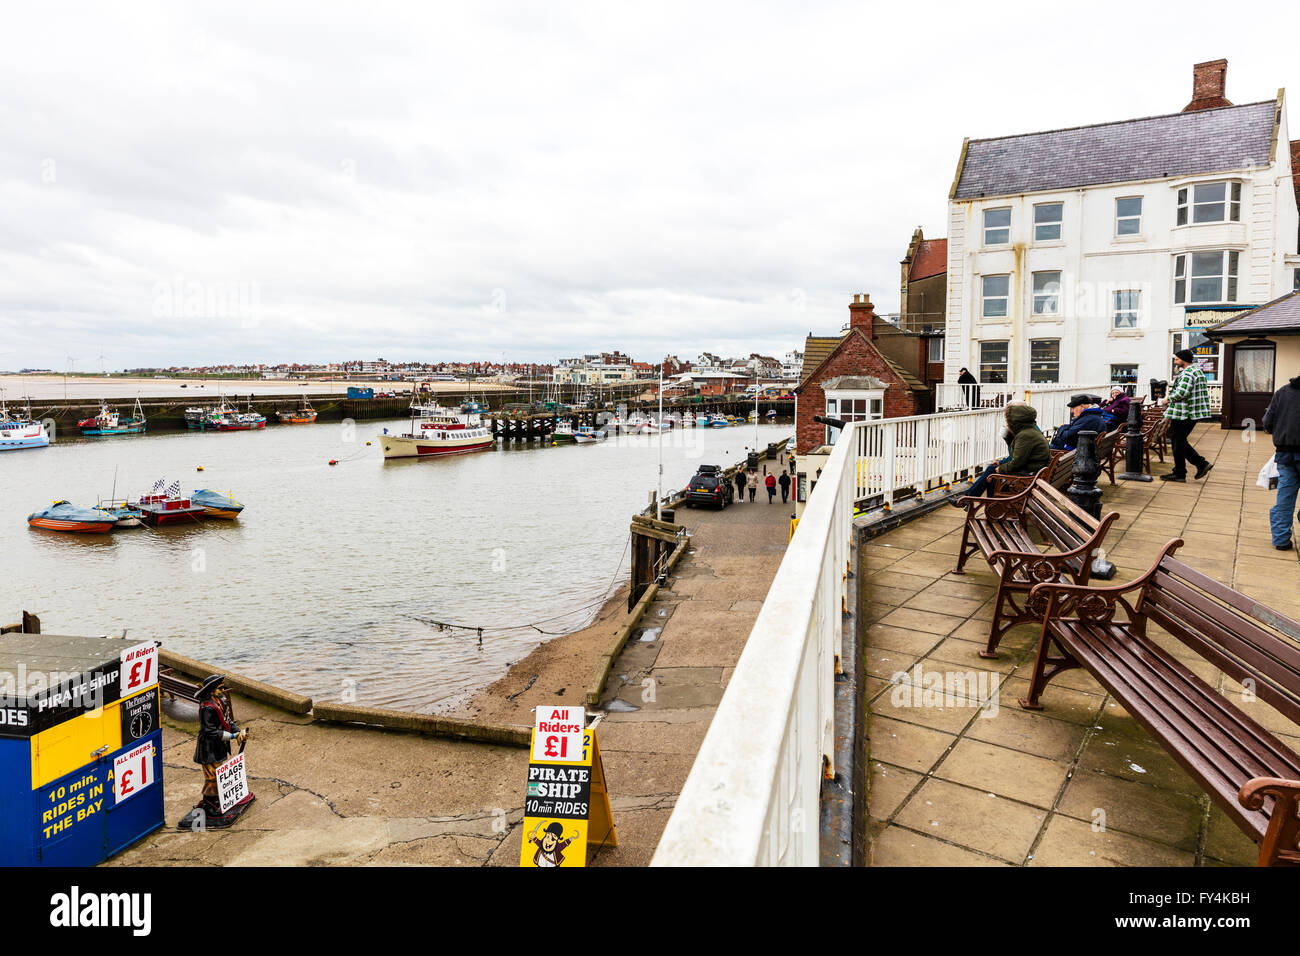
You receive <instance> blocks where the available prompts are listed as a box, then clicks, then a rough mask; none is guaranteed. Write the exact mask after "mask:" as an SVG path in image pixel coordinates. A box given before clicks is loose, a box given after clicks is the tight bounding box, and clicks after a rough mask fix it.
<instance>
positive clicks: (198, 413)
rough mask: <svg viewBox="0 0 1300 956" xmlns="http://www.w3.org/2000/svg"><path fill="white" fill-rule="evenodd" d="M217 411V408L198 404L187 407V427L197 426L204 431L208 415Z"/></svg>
mask: <svg viewBox="0 0 1300 956" xmlns="http://www.w3.org/2000/svg"><path fill="white" fill-rule="evenodd" d="M215 411H216V409H215V408H212V407H211V406H208V407H206V408H205V407H203V406H197V405H196V406H193V407H190V408H187V409H185V427H186V428H197V429H198V430H199V431H202V430H203V428H204V425H205V423H206V421H207V419H208V416H209V415H212V414H213V413H214V412H215Z"/></svg>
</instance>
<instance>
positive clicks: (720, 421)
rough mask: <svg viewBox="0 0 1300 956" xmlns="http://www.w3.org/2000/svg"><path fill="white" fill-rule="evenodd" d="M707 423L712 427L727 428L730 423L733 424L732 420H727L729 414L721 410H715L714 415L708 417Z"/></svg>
mask: <svg viewBox="0 0 1300 956" xmlns="http://www.w3.org/2000/svg"><path fill="white" fill-rule="evenodd" d="M707 423H708V426H709V427H710V428H726V427H727V426H728V425H729V424H731V423H730V422H728V421H727V416H726V415H723V414H722V413H721V412H714V413H713V414H712V415H710V416H709V417H708V420H707Z"/></svg>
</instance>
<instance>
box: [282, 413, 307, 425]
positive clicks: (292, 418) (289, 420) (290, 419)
mask: <svg viewBox="0 0 1300 956" xmlns="http://www.w3.org/2000/svg"><path fill="white" fill-rule="evenodd" d="M276 417H277V418H279V419H280V424H281V425H311V424H312V423H314V422H315V421H316V416H315V414H312V415H307V416H304V415H288V416H285V415H277V416H276Z"/></svg>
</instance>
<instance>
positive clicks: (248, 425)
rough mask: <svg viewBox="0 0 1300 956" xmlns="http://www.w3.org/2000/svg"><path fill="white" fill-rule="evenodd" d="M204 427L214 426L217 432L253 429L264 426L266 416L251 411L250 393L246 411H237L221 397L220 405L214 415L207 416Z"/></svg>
mask: <svg viewBox="0 0 1300 956" xmlns="http://www.w3.org/2000/svg"><path fill="white" fill-rule="evenodd" d="M205 427H207V428H215V429H216V430H217V431H219V432H246V431H255V430H257V429H259V428H265V427H266V416H265V415H260V414H258V413H257V412H255V411H253V398H252V396H251V395H250V396H249V398H248V411H246V412H240V411H237V410H236V409H235V408H234V407H233V406H231V405H229V404H227V403H226V401H225V399H222V401H221V407H220V408H219V409H218V410H217V412H216V413H215V414H214V415H210V416H208V419H207V421H206V423H205Z"/></svg>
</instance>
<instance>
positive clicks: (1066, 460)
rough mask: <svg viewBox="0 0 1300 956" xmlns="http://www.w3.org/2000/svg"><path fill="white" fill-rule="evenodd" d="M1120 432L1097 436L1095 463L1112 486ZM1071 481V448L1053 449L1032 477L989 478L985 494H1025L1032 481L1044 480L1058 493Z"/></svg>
mask: <svg viewBox="0 0 1300 956" xmlns="http://www.w3.org/2000/svg"><path fill="white" fill-rule="evenodd" d="M1120 434H1121V432H1120V430H1119V429H1118V428H1117V429H1115V430H1114V431H1109V432H1106V434H1104V435H1098V436H1097V460H1098V461H1099V462H1100V463H1101V470H1102V471H1103V472H1105V473H1106V476H1107V477H1108V478H1109V479H1110V483H1111V484H1112V485H1113V484H1115V465H1114V461H1113V454H1114V448H1115V443H1116V442H1117V441H1118V440H1119V437H1120ZM1073 480H1074V449H1073V448H1072V449H1070V450H1069V451H1062V450H1061V449H1059V448H1053V449H1052V458H1051V461H1049V462H1048V463H1047V465H1046V466H1044V467H1043V468H1041V469H1039V471H1038V473H1037V474H1034V475H998V474H994V475H992V476H991V477H990V478H989V484H988V493H989V494H990V495H992V496H995V497H1000V496H1005V495H1015V494H1019V493H1020V492H1022V491H1024V490H1025V489H1026V488H1028V487H1029V486H1030V485H1032V484H1033V483H1034V482H1035V481H1045V482H1047V483H1048V484H1049V485H1051V486H1052V487H1053V488H1055V489H1057V490H1058V491H1065V489H1066V488H1069V487H1070V483H1071V482H1072V481H1073Z"/></svg>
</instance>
